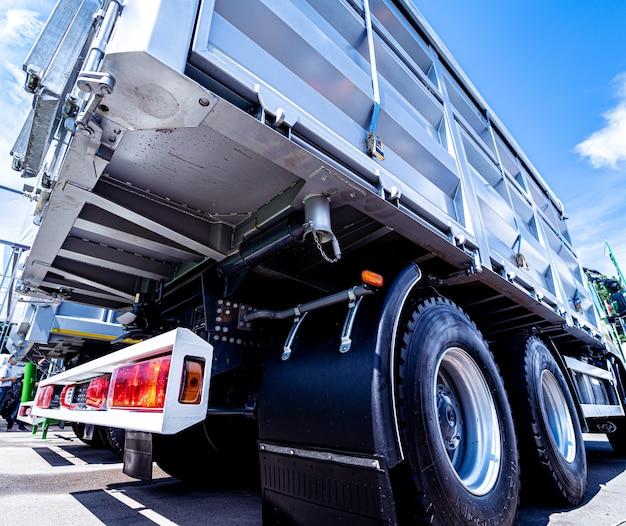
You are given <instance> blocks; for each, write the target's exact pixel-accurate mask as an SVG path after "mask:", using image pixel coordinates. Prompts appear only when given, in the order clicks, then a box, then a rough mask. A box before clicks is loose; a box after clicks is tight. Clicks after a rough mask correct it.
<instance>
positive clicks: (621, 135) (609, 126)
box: [575, 73, 626, 168]
mask: <svg viewBox="0 0 626 526" xmlns="http://www.w3.org/2000/svg"><path fill="white" fill-rule="evenodd" d="M615 83H616V84H617V95H618V97H619V98H620V101H619V103H618V104H617V106H615V107H614V108H612V109H611V110H609V111H608V112H606V113H605V114H604V118H605V119H606V121H607V122H606V126H605V127H604V128H602V129H601V130H598V131H596V132H594V133H592V134H591V135H590V136H589V137H588V138H587V139H585V140H584V141H583V142H581V143H580V144H578V145H577V146H576V148H575V150H576V152H577V153H578V154H580V155H581V156H583V157H587V158H589V162H590V163H591V165H592V166H593V167H594V168H602V167H608V168H618V166H619V165H620V164H621V163H623V162H624V161H626V73H624V74H621V75H618V76H617V77H616V78H615Z"/></svg>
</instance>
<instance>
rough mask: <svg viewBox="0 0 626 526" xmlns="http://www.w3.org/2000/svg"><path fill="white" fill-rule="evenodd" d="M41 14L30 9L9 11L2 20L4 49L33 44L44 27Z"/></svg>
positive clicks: (0, 21) (0, 30)
mask: <svg viewBox="0 0 626 526" xmlns="http://www.w3.org/2000/svg"><path fill="white" fill-rule="evenodd" d="M38 16H39V13H37V12H36V11H31V10H29V9H8V10H7V11H6V12H5V13H4V16H3V17H2V18H0V42H1V43H2V47H4V46H10V47H18V48H19V47H23V46H25V45H29V44H31V43H32V42H33V41H34V40H35V38H36V37H37V35H38V34H39V32H40V31H41V28H42V27H43V22H42V21H41V20H39V18H38Z"/></svg>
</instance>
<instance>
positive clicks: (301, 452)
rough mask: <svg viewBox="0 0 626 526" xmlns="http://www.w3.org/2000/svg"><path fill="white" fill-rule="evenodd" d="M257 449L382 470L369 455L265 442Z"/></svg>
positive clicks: (378, 462) (376, 461)
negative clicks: (343, 453) (357, 455)
mask: <svg viewBox="0 0 626 526" xmlns="http://www.w3.org/2000/svg"><path fill="white" fill-rule="evenodd" d="M259 449H260V450H261V451H267V452H268V453H278V454H279V455H287V456H290V457H300V458H308V459H311V460H320V461H326V462H334V463H336V464H345V465H347V466H356V467H360V468H368V469H376V470H379V471H382V469H381V467H380V461H379V460H377V459H375V458H371V457H353V456H350V455H341V454H338V453H332V452H330V451H314V450H311V449H300V448H295V447H284V446H277V445H274V444H265V443H260V444H259Z"/></svg>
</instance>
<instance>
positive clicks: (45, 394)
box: [35, 385, 54, 409]
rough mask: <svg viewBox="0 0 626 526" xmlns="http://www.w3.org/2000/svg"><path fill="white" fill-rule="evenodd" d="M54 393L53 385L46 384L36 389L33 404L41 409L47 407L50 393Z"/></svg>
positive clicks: (50, 398)
mask: <svg viewBox="0 0 626 526" xmlns="http://www.w3.org/2000/svg"><path fill="white" fill-rule="evenodd" d="M53 394H54V386H52V385H46V386H45V387H42V388H40V389H39V390H38V391H37V397H36V399H35V405H36V406H37V407H41V408H42V409H48V407H49V406H50V401H51V400H52V395H53Z"/></svg>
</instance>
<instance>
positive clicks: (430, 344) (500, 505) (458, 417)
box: [398, 298, 519, 525]
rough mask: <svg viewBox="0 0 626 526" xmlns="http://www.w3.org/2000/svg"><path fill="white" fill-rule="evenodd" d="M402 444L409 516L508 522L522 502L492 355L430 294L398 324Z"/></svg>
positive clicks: (457, 312) (453, 309) (451, 308)
mask: <svg viewBox="0 0 626 526" xmlns="http://www.w3.org/2000/svg"><path fill="white" fill-rule="evenodd" d="M398 382H399V385H398V394H399V413H400V424H401V428H402V436H403V447H404V451H405V456H406V458H407V460H408V466H409V469H410V472H411V479H412V480H413V482H414V484H415V498H414V503H415V504H414V506H413V511H412V513H413V514H414V517H413V521H412V522H420V523H426V524H437V525H447V524H455V525H464V524H498V525H511V524H513V523H514V522H515V518H516V516H517V507H518V502H519V464H518V452H517V443H516V438H515V430H514V427H513V420H512V417H511V413H510V410H509V403H508V400H507V396H506V392H505V389H504V384H503V382H502V379H501V377H500V373H499V371H498V368H497V366H496V364H495V362H494V360H493V356H492V354H491V352H490V350H489V348H488V346H487V344H486V343H485V341H484V339H483V337H482V335H481V334H480V332H479V331H478V329H477V328H476V326H475V325H474V324H473V323H472V322H471V321H470V320H469V318H468V317H467V316H466V314H465V313H464V312H463V311H461V309H460V308H458V307H457V306H456V305H454V304H453V303H451V302H449V301H447V300H445V299H442V298H431V299H428V300H426V301H423V302H422V303H420V304H419V305H417V306H416V307H415V308H414V309H413V312H411V313H410V315H409V316H408V317H407V319H406V321H405V322H403V323H402V334H401V356H400V361H399V364H398Z"/></svg>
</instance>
